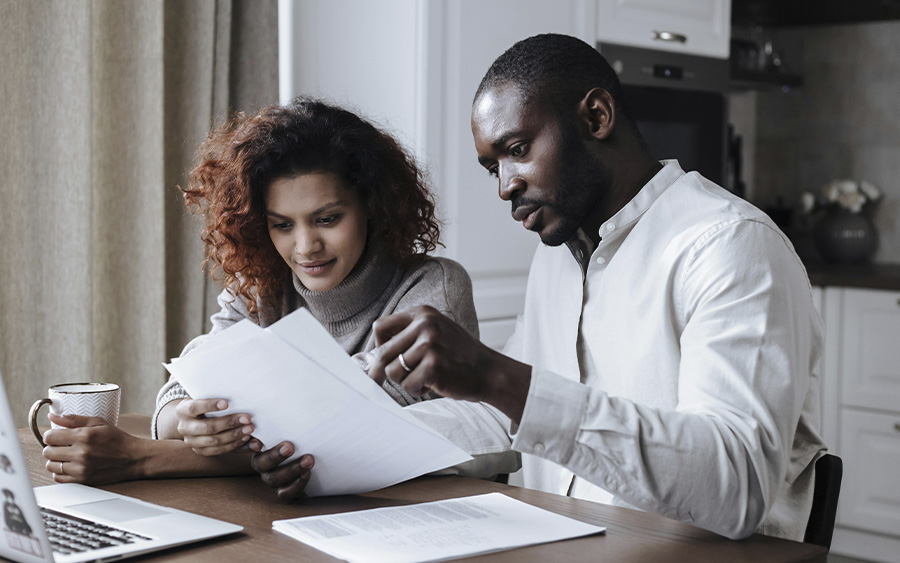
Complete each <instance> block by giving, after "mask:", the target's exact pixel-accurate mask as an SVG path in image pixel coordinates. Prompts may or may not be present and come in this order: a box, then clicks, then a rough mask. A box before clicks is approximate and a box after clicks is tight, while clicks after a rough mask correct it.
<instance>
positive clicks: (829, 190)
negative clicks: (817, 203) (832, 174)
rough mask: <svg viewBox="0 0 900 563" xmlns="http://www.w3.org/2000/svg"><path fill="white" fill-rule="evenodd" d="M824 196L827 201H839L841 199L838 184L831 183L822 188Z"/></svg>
mask: <svg viewBox="0 0 900 563" xmlns="http://www.w3.org/2000/svg"><path fill="white" fill-rule="evenodd" d="M822 195H824V196H825V199H826V201H837V200H838V198H839V197H841V192H840V191H839V190H838V187H837V182H831V183H828V184H825V185H824V186H822Z"/></svg>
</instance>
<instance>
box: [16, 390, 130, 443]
mask: <svg viewBox="0 0 900 563" xmlns="http://www.w3.org/2000/svg"><path fill="white" fill-rule="evenodd" d="M48 394H49V395H50V397H49V398H47V397H45V398H43V399H38V400H37V401H35V403H34V404H33V405H31V412H29V413H28V418H29V419H30V420H31V431H32V432H33V433H34V435H35V437H36V438H37V439H38V441H39V442H40V443H41V445H42V446H46V445H47V444H45V443H44V437H43V436H42V435H41V432H40V430H38V423H37V415H38V411H40V410H41V407H42V406H44V405H50V412H52V413H54V414H60V415H66V414H77V415H79V416H97V417H100V418H102V419H103V420H105V421H106V422H107V423H109V424H112V425H113V426H115V425H116V424H118V422H119V402H120V400H121V397H122V390H121V389H120V388H119V386H118V385H116V384H115V383H95V382H91V383H60V384H58V385H53V386H51V387H50V389H49V391H48ZM51 426H52V427H53V428H60V426H59V425H57V424H52V423H51Z"/></svg>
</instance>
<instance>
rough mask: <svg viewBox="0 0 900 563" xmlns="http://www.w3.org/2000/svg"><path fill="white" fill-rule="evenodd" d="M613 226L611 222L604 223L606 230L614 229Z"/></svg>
mask: <svg viewBox="0 0 900 563" xmlns="http://www.w3.org/2000/svg"><path fill="white" fill-rule="evenodd" d="M615 228H616V226H615V225H613V224H612V223H607V224H606V230H607V231H612V230H615Z"/></svg>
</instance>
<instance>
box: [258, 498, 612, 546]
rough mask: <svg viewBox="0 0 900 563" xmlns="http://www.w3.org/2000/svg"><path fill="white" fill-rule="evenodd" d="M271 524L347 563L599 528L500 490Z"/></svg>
mask: <svg viewBox="0 0 900 563" xmlns="http://www.w3.org/2000/svg"><path fill="white" fill-rule="evenodd" d="M272 528H273V529H275V530H276V531H278V532H281V533H283V534H286V535H288V536H291V537H292V538H294V539H296V540H299V541H301V542H303V543H305V544H308V545H311V546H312V547H314V548H316V549H318V550H320V551H324V552H325V553H327V554H328V555H331V556H333V557H337V558H340V559H345V560H347V561H351V562H354V563H355V562H359V563H362V562H365V563H382V562H383V563H419V562H426V561H445V560H447V559H455V558H457V557H468V556H474V555H481V554H484V553H493V552H495V551H503V550H506V549H513V548H516V547H523V546H526V545H535V544H539V543H547V542H553V541H559V540H566V539H570V538H577V537H582V536H588V535H592V534H600V533H603V532H605V531H606V528H605V527H601V526H594V525H592V524H586V523H584V522H580V521H578V520H573V519H572V518H568V517H566V516H560V515H559V514H556V513H554V512H549V511H547V510H543V509H541V508H537V507H536V506H532V505H530V504H527V503H524V502H521V501H518V500H515V499H513V498H511V497H508V496H506V495H503V494H500V493H489V494H484V495H476V496H471V497H463V498H456V499H450V500H441V501H437V502H426V503H422V504H411V505H408V506H392V507H390V508H374V509H370V510H360V511H357V512H345V513H342V514H329V515H325V516H307V517H304V518H294V519H292V520H276V521H275V522H273V523H272Z"/></svg>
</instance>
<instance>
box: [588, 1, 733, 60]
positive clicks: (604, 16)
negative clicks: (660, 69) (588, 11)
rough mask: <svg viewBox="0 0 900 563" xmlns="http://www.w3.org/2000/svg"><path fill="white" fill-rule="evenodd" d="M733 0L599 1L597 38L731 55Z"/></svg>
mask: <svg viewBox="0 0 900 563" xmlns="http://www.w3.org/2000/svg"><path fill="white" fill-rule="evenodd" d="M730 38H731V0H597V41H599V42H601V43H603V42H609V43H620V44H622V45H632V46H634V47H646V48H649V49H662V50H665V51H674V52H678V53H689V54H694V55H705V56H708V57H717V58H720V59H727V58H728V43H729V39H730Z"/></svg>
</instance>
